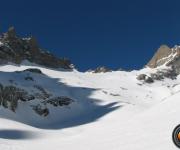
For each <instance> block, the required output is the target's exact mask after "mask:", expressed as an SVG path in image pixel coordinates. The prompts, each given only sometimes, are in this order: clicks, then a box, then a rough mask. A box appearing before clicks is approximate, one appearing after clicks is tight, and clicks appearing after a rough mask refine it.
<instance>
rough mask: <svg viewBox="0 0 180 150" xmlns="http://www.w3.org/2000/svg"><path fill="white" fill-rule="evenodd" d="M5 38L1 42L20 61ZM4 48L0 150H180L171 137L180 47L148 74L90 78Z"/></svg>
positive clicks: (101, 74) (178, 111)
mask: <svg viewBox="0 0 180 150" xmlns="http://www.w3.org/2000/svg"><path fill="white" fill-rule="evenodd" d="M4 38H5V37H2V38H1V39H0V43H1V44H0V45H2V46H4V47H6V48H7V47H8V48H9V49H11V50H12V52H13V53H15V55H18V56H19V52H18V48H17V49H14V47H13V48H12V47H11V46H10V45H8V43H9V42H7V41H6V40H5V41H4V40H2V39H4ZM18 39H19V38H18ZM16 40H17V39H16ZM26 40H27V39H26ZM28 40H29V39H28ZM17 45H18V44H17ZM4 47H1V49H0V53H3V54H6V57H5V58H4V57H1V60H2V61H1V62H3V63H1V66H0V104H1V106H0V122H1V124H0V150H1V149H2V150H9V149H13V150H31V149H43V150H51V149H54V150H59V149H63V150H71V149H78V150H84V149H85V150H110V149H111V150H132V149H133V150H144V149H147V150H161V149H163V150H175V149H177V148H176V147H175V145H174V144H173V142H172V138H171V137H172V131H173V129H174V127H175V126H176V125H178V124H179V123H180V120H179V117H178V116H179V114H180V109H179V106H180V101H179V98H180V76H179V72H178V70H179V68H178V67H179V65H178V62H179V55H177V53H178V52H179V51H178V47H176V48H173V49H171V50H172V51H173V52H172V53H168V54H167V55H166V54H164V53H163V51H166V50H163V51H162V50H161V52H157V53H158V56H157V55H155V56H154V57H153V58H154V59H152V60H151V61H150V63H149V65H148V66H149V67H146V68H143V69H141V70H134V71H130V72H126V71H110V72H106V71H102V72H101V71H98V72H93V71H91V72H85V73H83V72H79V71H77V70H75V69H73V68H72V65H71V63H68V64H69V65H68V66H69V67H67V68H66V67H64V66H63V65H60V66H56V67H53V66H48V65H47V64H45V65H44V64H43V63H38V61H37V60H36V59H37V58H34V57H33V59H28V58H29V57H24V52H26V50H25V49H24V48H22V49H23V54H22V55H20V56H23V57H20V61H18V63H17V62H16V61H14V60H15V59H13V57H10V56H11V54H12V53H10V55H9V53H8V52H9V50H8V51H6V53H4V51H3V50H4ZM164 48H165V49H166V47H164ZM164 48H163V49H164ZM2 49H3V50H2ZM28 52H29V56H31V51H29V50H28ZM41 53H43V50H41ZM159 53H161V54H159ZM50 55H51V54H50ZM160 55H161V56H160ZM41 57H44V55H43V56H42V55H40V56H39V57H38V58H41ZM167 57H168V58H167ZM7 58H9V59H8V62H7V61H5V60H7ZM22 58H23V59H22ZM31 58H32V57H31ZM53 58H54V57H53ZM55 59H57V60H58V58H55ZM10 60H11V61H10ZM164 60H166V61H165V62H163V63H159V62H160V61H161V62H162V61H164ZM49 63H50V64H51V62H49ZM152 63H154V64H152Z"/></svg>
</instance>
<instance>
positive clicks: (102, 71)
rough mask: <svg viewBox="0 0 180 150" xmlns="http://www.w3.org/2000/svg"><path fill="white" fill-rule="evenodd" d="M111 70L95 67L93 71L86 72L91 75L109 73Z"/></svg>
mask: <svg viewBox="0 0 180 150" xmlns="http://www.w3.org/2000/svg"><path fill="white" fill-rule="evenodd" d="M111 71H112V70H111V69H109V68H107V67H104V66H102V67H97V68H96V69H95V70H88V72H92V73H106V72H111Z"/></svg>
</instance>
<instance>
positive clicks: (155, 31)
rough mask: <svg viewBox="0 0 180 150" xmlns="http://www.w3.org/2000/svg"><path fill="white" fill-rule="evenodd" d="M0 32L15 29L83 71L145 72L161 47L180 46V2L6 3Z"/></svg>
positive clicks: (41, 0) (22, 0) (1, 12)
mask: <svg viewBox="0 0 180 150" xmlns="http://www.w3.org/2000/svg"><path fill="white" fill-rule="evenodd" d="M0 16H1V17H0V31H1V32H4V31H6V30H7V28H8V27H9V26H15V28H16V30H17V32H18V34H19V35H20V36H28V35H34V36H35V37H36V38H37V39H38V41H39V43H40V45H41V47H42V48H44V49H48V50H49V51H51V52H53V53H54V54H55V55H57V56H60V57H68V58H70V59H71V61H72V62H73V63H74V64H75V65H76V67H77V68H78V69H79V70H82V71H84V70H87V69H89V68H96V67H97V66H107V67H109V68H112V69H118V68H124V69H128V70H129V69H138V68H141V67H143V66H144V65H145V64H146V63H147V62H148V60H149V59H150V58H151V57H152V55H153V54H154V52H155V51H156V49H157V48H158V47H159V46H160V45H161V44H167V45H169V46H173V45H175V44H180V1H179V0H96V1H95V0H91V1H90V0H76V1H75V0H64V1H61V0H51V1H47V0H46V1H45V0H31V1H28V0H26V1H25V0H17V1H10V0H9V1H8V0H7V1H2V2H1V8H0Z"/></svg>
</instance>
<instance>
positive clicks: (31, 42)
mask: <svg viewBox="0 0 180 150" xmlns="http://www.w3.org/2000/svg"><path fill="white" fill-rule="evenodd" d="M24 60H27V61H29V62H31V63H35V64H38V65H42V66H45V67H50V68H63V69H72V65H71V62H70V60H68V59H66V58H57V57H55V56H54V55H53V54H51V53H50V52H48V51H45V50H43V49H41V48H40V46H39V44H38V42H37V40H36V38H35V37H29V38H21V37H18V36H17V34H16V31H15V28H14V27H10V28H9V29H8V31H7V32H6V33H3V34H2V35H1V36H0V64H6V63H8V62H12V63H16V64H21V63H22V61H24Z"/></svg>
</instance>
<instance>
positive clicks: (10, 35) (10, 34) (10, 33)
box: [5, 27, 16, 39]
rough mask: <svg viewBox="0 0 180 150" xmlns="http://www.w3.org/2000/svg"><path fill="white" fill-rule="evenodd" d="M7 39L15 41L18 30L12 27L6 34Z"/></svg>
mask: <svg viewBox="0 0 180 150" xmlns="http://www.w3.org/2000/svg"><path fill="white" fill-rule="evenodd" d="M5 38H7V39H14V38H16V30H15V28H14V27H10V28H9V29H8V31H7V33H5Z"/></svg>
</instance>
